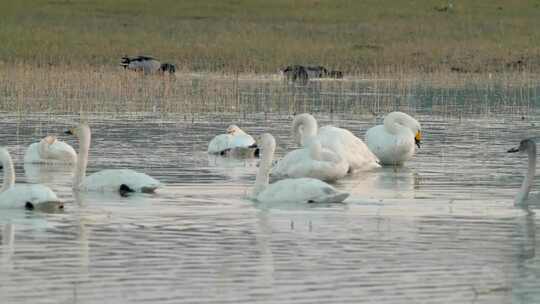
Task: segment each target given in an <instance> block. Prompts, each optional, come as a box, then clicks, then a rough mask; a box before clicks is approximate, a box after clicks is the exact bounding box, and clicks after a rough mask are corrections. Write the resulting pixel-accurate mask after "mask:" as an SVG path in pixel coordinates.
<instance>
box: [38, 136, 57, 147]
mask: <svg viewBox="0 0 540 304" xmlns="http://www.w3.org/2000/svg"><path fill="white" fill-rule="evenodd" d="M41 141H42V142H44V143H46V144H48V145H52V144H54V142H55V141H56V136H53V135H49V136H46V137H45V138H43V139H42V140H41Z"/></svg>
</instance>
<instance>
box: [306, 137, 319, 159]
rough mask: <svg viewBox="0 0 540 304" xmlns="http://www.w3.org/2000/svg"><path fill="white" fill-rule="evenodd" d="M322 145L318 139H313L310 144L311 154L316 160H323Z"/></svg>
mask: <svg viewBox="0 0 540 304" xmlns="http://www.w3.org/2000/svg"><path fill="white" fill-rule="evenodd" d="M321 153H322V146H321V143H320V142H319V141H318V140H313V141H312V142H311V143H310V144H309V155H310V156H311V158H312V159H314V160H321Z"/></svg>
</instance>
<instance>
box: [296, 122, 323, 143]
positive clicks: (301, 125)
mask: <svg viewBox="0 0 540 304" xmlns="http://www.w3.org/2000/svg"><path fill="white" fill-rule="evenodd" d="M318 129H319V127H318V126H317V120H315V117H313V116H311V115H309V114H300V115H297V116H296V117H295V118H294V121H293V133H294V134H295V136H296V139H297V141H298V142H299V143H300V145H302V146H303V145H304V144H306V142H307V141H308V140H309V139H310V138H313V137H315V136H317V132H318Z"/></svg>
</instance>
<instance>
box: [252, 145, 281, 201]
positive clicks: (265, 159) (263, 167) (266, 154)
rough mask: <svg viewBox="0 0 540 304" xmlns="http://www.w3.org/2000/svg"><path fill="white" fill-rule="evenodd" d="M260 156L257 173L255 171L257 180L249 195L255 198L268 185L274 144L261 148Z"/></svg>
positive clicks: (274, 148)
mask: <svg viewBox="0 0 540 304" xmlns="http://www.w3.org/2000/svg"><path fill="white" fill-rule="evenodd" d="M261 149H262V152H263V153H262V156H261V161H260V162H259V171H257V178H256V179H255V187H253V192H252V193H251V194H252V196H253V197H257V195H258V194H259V193H261V192H262V191H263V190H264V189H265V188H266V187H267V186H268V183H269V176H268V175H269V174H270V169H271V168H272V159H273V158H274V151H275V150H276V144H275V143H267V144H265V145H263V146H262V147H261Z"/></svg>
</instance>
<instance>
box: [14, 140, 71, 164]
mask: <svg viewBox="0 0 540 304" xmlns="http://www.w3.org/2000/svg"><path fill="white" fill-rule="evenodd" d="M40 150H43V151H44V152H45V153H46V156H44V155H42V153H41V152H40ZM76 161H77V152H75V149H73V147H71V146H70V145H69V144H67V143H65V142H63V141H59V140H55V141H54V142H53V143H52V144H48V143H47V142H45V141H41V142H37V143H33V144H31V145H30V146H28V148H27V149H26V152H25V154H24V162H25V163H74V162H76Z"/></svg>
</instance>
